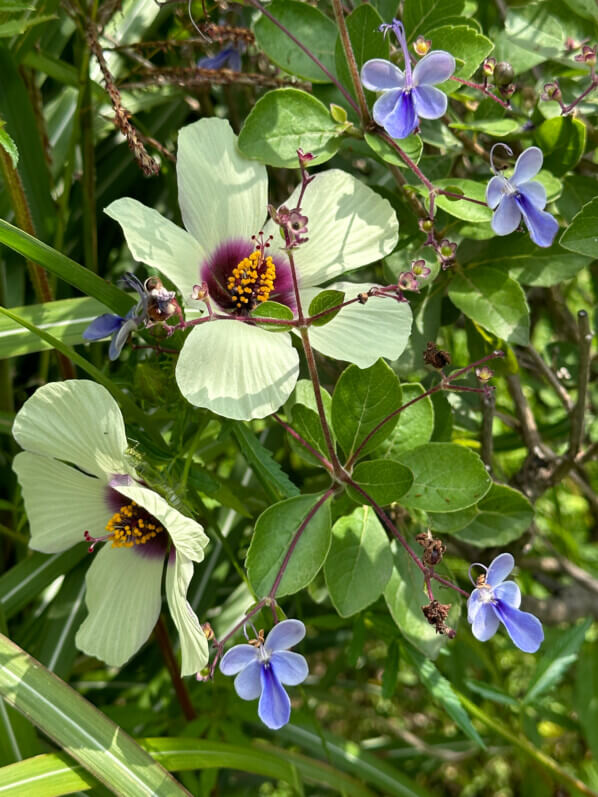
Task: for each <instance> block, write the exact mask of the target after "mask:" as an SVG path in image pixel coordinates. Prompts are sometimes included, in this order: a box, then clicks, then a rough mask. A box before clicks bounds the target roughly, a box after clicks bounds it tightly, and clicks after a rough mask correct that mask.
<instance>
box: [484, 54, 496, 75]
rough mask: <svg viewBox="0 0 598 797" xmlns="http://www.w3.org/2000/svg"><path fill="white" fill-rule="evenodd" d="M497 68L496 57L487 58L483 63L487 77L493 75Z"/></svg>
mask: <svg viewBox="0 0 598 797" xmlns="http://www.w3.org/2000/svg"><path fill="white" fill-rule="evenodd" d="M495 68H496V58H486V59H485V61H484V63H483V64H482V71H483V73H484V74H485V75H486V77H492V75H493V74H494V70H495Z"/></svg>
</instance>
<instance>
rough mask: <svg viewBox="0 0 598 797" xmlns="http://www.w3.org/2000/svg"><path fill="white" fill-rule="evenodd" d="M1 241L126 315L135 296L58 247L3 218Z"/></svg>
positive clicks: (115, 310)
mask: <svg viewBox="0 0 598 797" xmlns="http://www.w3.org/2000/svg"><path fill="white" fill-rule="evenodd" d="M0 244H5V245H6V246H8V247H9V248H10V249H12V250H13V251H15V252H18V253H19V254H20V255H23V257H26V258H28V259H29V260H32V261H33V262H34V263H39V264H40V265H41V266H43V267H44V268H45V269H47V270H48V271H49V272H51V273H52V274H55V275H56V276H57V277H60V279H63V280H64V281H65V282H68V283H69V285H73V286H74V287H75V288H78V289H79V290H80V291H81V292H82V293H84V294H86V295H87V296H92V297H93V298H94V299H97V300H98V301H99V302H102V304H103V305H105V306H106V307H108V308H109V309H110V310H112V311H113V312H114V313H118V314H119V315H123V316H124V315H126V313H127V311H128V310H130V308H131V307H132V305H133V300H132V299H131V298H130V297H129V296H127V294H126V293H125V292H124V291H121V290H120V289H119V288H117V287H116V286H115V285H111V284H110V283H109V282H106V281H105V280H103V279H102V278H101V277H98V275H97V274H94V273H93V271H90V270H89V269H87V268H84V267H83V266H80V265H79V264H78V263H75V261H74V260H71V259H70V258H68V257H66V256H65V255H63V254H61V253H60V252H57V251H56V249H52V247H51V246H47V244H45V243H42V241H39V240H38V239H37V238H34V237H33V236H32V235H29V234H28V233H26V232H23V230H20V229H19V228H18V227H13V225H12V224H9V223H8V222H7V221H4V220H2V219H0Z"/></svg>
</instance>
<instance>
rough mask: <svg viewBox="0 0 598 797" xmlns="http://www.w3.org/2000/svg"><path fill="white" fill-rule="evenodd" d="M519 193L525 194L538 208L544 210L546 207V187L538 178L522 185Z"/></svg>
mask: <svg viewBox="0 0 598 797" xmlns="http://www.w3.org/2000/svg"><path fill="white" fill-rule="evenodd" d="M519 193H520V194H523V196H525V198H526V199H528V200H529V201H530V202H531V203H532V205H534V206H535V208H536V209H537V210H544V208H545V207H546V189H545V188H544V186H543V185H542V183H539V182H538V181H537V180H534V181H533V182H531V183H525V184H524V185H522V186H521V188H520V189H519Z"/></svg>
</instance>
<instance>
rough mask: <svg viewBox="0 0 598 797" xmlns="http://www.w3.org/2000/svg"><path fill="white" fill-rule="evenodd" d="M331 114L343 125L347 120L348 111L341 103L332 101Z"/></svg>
mask: <svg viewBox="0 0 598 797" xmlns="http://www.w3.org/2000/svg"><path fill="white" fill-rule="evenodd" d="M330 116H332V118H333V119H334V121H335V122H338V124H341V125H344V124H345V122H346V121H347V111H346V110H345V109H344V108H343V107H342V106H341V105H335V104H334V103H333V102H332V103H330Z"/></svg>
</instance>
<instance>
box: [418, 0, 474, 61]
mask: <svg viewBox="0 0 598 797" xmlns="http://www.w3.org/2000/svg"><path fill="white" fill-rule="evenodd" d="M464 8H465V0H405V5H404V7H403V23H404V25H405V29H406V31H407V38H408V40H409V41H413V40H414V39H416V38H417V37H418V36H421V35H423V34H426V33H427V32H428V31H430V30H432V29H433V28H437V27H438V25H441V24H442V23H444V22H445V20H446V18H447V17H458V16H459V15H460V14H461V13H462V12H463V9H464ZM434 48H435V49H438V48H437V47H436V43H435V42H434Z"/></svg>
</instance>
